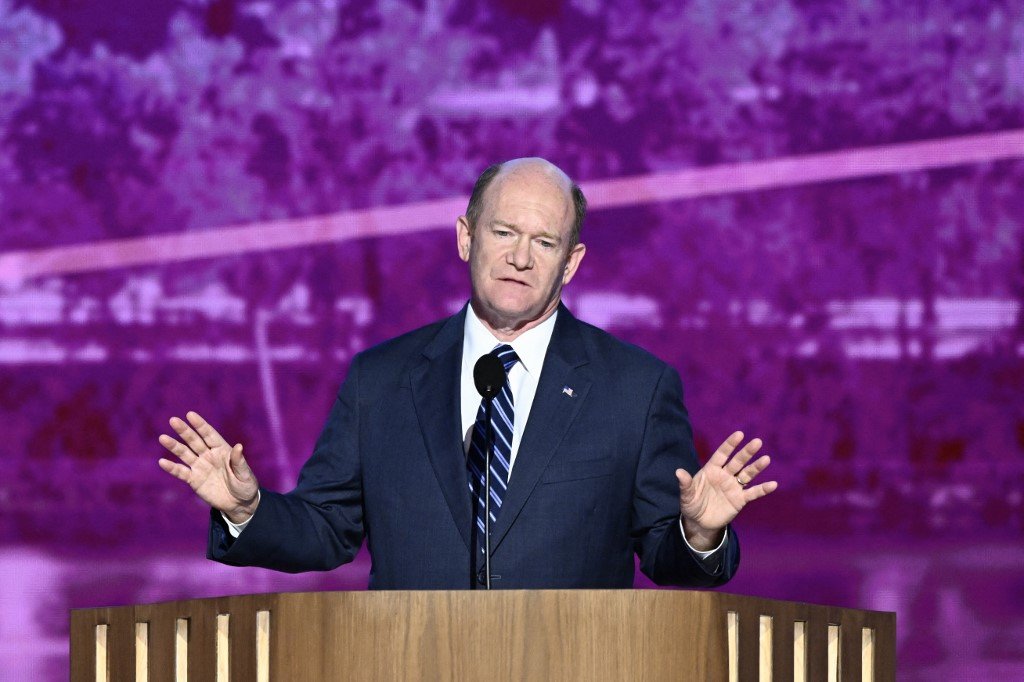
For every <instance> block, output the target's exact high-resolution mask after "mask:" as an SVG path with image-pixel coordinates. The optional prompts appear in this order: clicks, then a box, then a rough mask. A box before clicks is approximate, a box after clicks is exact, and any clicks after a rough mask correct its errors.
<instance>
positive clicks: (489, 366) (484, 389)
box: [473, 353, 505, 400]
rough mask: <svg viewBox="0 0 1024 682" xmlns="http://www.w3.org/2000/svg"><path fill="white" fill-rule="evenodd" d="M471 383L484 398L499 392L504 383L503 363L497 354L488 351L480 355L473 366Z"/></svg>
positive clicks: (489, 397)
mask: <svg viewBox="0 0 1024 682" xmlns="http://www.w3.org/2000/svg"><path fill="white" fill-rule="evenodd" d="M473 383H474V384H476V390H477V392H478V393H480V396H481V397H482V398H483V399H484V400H490V399H491V398H493V397H494V396H496V395H498V394H499V393H501V387H502V386H504V385H505V365H503V364H501V360H499V359H498V356H497V355H492V354H491V353H488V354H486V355H482V356H480V359H479V360H477V361H476V365H474V366H473Z"/></svg>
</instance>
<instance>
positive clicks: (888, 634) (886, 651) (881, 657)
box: [872, 613, 896, 682]
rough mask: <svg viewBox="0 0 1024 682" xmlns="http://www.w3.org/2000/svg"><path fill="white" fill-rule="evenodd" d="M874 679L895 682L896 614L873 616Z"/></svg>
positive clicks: (879, 681)
mask: <svg viewBox="0 0 1024 682" xmlns="http://www.w3.org/2000/svg"><path fill="white" fill-rule="evenodd" d="M872 622H873V623H874V628H875V679H876V680H877V682H895V680H896V614H894V613H892V614H889V613H879V614H875V615H874V617H873V619H872Z"/></svg>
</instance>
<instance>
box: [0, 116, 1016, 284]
mask: <svg viewBox="0 0 1024 682" xmlns="http://www.w3.org/2000/svg"><path fill="white" fill-rule="evenodd" d="M1015 158H1024V130H1021V129H1017V130H1007V131H1002V132H997V133H984V134H978V135H966V136H961V137H950V138H943V139H939V140H928V141H923V142H908V143H901V144H891V145H883V146H878V147H863V148H858V149H847V150H841V151H836V152H826V153H821V154H808V155H805V156H794V157H783V158H778V159H770V160H767V161H750V162H744V163H732V164H724V165H720V166H714V167H711V168H692V169H686V170H680V171H669V172H663V173H652V174H648V175H637V176H630V177H623V178H614V179H609V180H595V181H593V182H588V183H584V185H583V189H584V191H585V192H586V194H587V197H588V199H589V203H590V206H591V208H592V209H594V210H600V209H604V208H612V207H619V206H632V205H638V204H646V203H652V202H663V201H674V200H679V199H691V198H697V197H705V196H714V195H720V194H732V193H736V192H751V191H756V190H767V189H777V188H782V187H792V186H797V185H805V184H812V183H819V182H833V181H836V180H849V179H853V178H864V177H872V176H882V175H890V174H894V173H905V172H909V171H920V170H928V169H935V168H946V167H951V166H961V165H967V164H975V163H985V162H990V161H998V160H1002V159H1015ZM465 206H466V199H465V198H464V197H451V198H448V199H440V200H435V201H424V202H418V203H413V204H404V205H400V206H386V207H380V208H370V209H363V210H358V211H346V212H343V213H336V214H332V215H323V216H312V217H307V218H297V219H293V220H278V221H271V222H260V223H253V224H249V225H240V226H231V227H221V228H214V229H209V230H202V231H197V232H184V233H175V234H166V235H151V236H145V237H133V238H128V239H111V240H104V241H98V242H89V243H85V244H75V245H70V246H57V247H53V248H47V249H38V250H30V251H12V252H8V253H4V254H0V284H8V285H11V284H17V283H19V282H22V281H25V280H27V279H31V278H35V277H43V276H47V275H62V274H72V273H81V272H92V271H98V270H111V269H116V268H127V267H135V266H140V265H155V264H162V263H175V262H182V261H191V260H199V259H203V258H216V257H218V256H235V255H240V254H247V253H260V252H264V251H275V250H279V249H289V248H297V247H301V246H309V245H314V244H326V243H333V242H343V241H347V240H351V239H359V238H363V237H383V236H394V235H400V234H407V233H412V232H421V231H425V230H433V229H447V228H450V227H452V226H453V224H454V222H455V218H456V217H457V216H458V215H460V214H461V213H462V212H463V210H464V209H465Z"/></svg>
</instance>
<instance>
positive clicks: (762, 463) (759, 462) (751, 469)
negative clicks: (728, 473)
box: [736, 455, 772, 485]
mask: <svg viewBox="0 0 1024 682" xmlns="http://www.w3.org/2000/svg"><path fill="white" fill-rule="evenodd" d="M771 463H772V458H771V457H769V456H768V455H764V456H762V457H758V458H757V459H755V460H754V461H753V462H751V463H750V464H748V465H747V466H745V467H743V468H742V469H741V470H740V472H739V473H738V474H736V480H737V481H738V482H739V484H740V485H748V484H749V483H750V482H751V481H753V480H754V479H755V478H757V475H758V474H759V473H761V472H762V471H764V470H765V469H767V468H768V465H769V464H771Z"/></svg>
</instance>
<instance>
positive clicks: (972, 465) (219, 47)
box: [0, 0, 1024, 679]
mask: <svg viewBox="0 0 1024 682" xmlns="http://www.w3.org/2000/svg"><path fill="white" fill-rule="evenodd" d="M523 155H540V156H545V157H547V158H549V159H551V160H552V161H554V162H555V163H557V164H559V165H560V166H562V167H563V168H564V169H565V170H566V171H567V172H569V173H570V174H571V175H573V176H574V177H575V178H577V179H578V180H579V181H581V183H582V184H583V186H584V189H585V190H587V191H588V193H589V195H590V197H591V200H592V204H593V211H592V213H591V215H590V217H589V218H588V220H587V224H586V226H585V228H584V234H583V237H584V241H585V242H586V243H587V245H588V247H589V250H588V255H587V258H586V260H585V261H584V263H583V267H582V269H581V272H580V274H579V275H578V277H577V279H576V280H575V281H574V282H573V283H572V284H571V285H570V287H569V288H568V289H567V290H566V300H567V303H568V304H569V306H570V308H571V309H572V310H574V311H575V312H576V314H577V315H579V316H580V317H582V318H583V319H586V320H588V321H591V322H594V323H596V324H598V325H600V326H603V327H605V328H607V329H609V330H610V331H612V332H613V333H615V334H617V335H618V336H620V337H621V338H623V339H626V340H628V341H631V342H634V343H637V344H639V345H641V346H643V347H645V348H647V349H649V350H651V351H652V352H653V353H655V354H656V355H658V356H660V357H662V358H663V359H665V360H667V361H668V362H671V363H672V364H673V365H674V366H675V367H677V368H678V369H679V371H680V372H681V374H682V377H683V381H684V384H685V386H686V401H687V405H688V407H689V409H690V411H691V414H692V417H693V422H694V425H695V432H696V438H697V443H698V449H699V450H700V452H701V454H702V456H707V455H708V454H709V453H710V451H711V450H712V449H713V447H714V446H715V445H717V443H718V442H720V441H721V440H722V439H723V438H724V437H725V436H726V435H728V434H729V433H730V432H731V431H732V430H733V429H736V428H740V429H743V430H744V431H746V432H747V433H749V434H756V435H759V436H761V437H762V438H763V439H764V440H765V441H766V443H767V448H766V451H767V452H769V453H770V454H771V455H773V458H774V460H775V464H774V465H773V469H774V476H773V477H774V478H777V479H778V480H779V481H780V482H781V488H780V490H779V491H778V492H777V493H775V494H774V495H772V496H771V497H769V498H767V499H766V500H764V501H761V502H760V503H758V504H756V505H754V506H753V507H751V508H749V509H748V510H747V511H745V512H744V513H743V515H742V516H741V518H740V519H739V526H738V527H739V532H740V534H741V538H742V541H743V547H744V550H743V553H744V558H743V565H742V566H741V569H740V572H739V575H738V577H737V578H736V579H735V580H734V581H733V582H732V583H731V584H730V585H729V586H728V588H727V589H728V590H730V591H734V592H738V593H743V594H753V595H761V596H766V597H772V598H779V599H792V600H800V601H810V602H818V603H825V604H831V605H839V606H850V607H858V608H870V609H882V610H894V611H896V612H897V613H898V618H899V642H898V647H899V649H898V651H899V660H900V672H901V677H903V678H905V679H958V678H960V677H963V678H964V679H968V678H969V679H991V678H995V677H996V676H997V675H1001V676H1002V677H1003V678H1006V679H1009V678H1014V677H1017V678H1020V677H1024V619H1022V617H1021V616H1022V607H1021V605H1022V604H1024V571H1022V568H1021V567H1022V566H1024V544H1022V542H1021V540H1022V523H1024V512H1022V499H1024V410H1022V404H1024V401H1022V400H1021V386H1022V385H1024V361H1022V358H1024V309H1022V300H1024V274H1022V273H1024V248H1022V247H1024V226H1022V221H1024V192H1022V188H1024V12H1022V9H1021V5H1020V2H1019V0H994V1H991V2H981V1H980V0H944V1H942V2H905V1H904V2H893V1H890V0H865V1H863V2H857V3H851V2H825V1H823V2H809V1H807V0H772V1H770V2H769V1H766V0H765V1H761V0H751V1H745V2H730V3H719V2H712V1H709V0H690V1H688V2H676V3H656V2H637V3H603V2H599V1H598V0H563V1H561V2H539V1H529V2H521V1H513V0H504V1H501V2H483V1H482V0H458V1H456V2H442V1H441V0H387V1H383V2H379V3H374V2H368V1H366V0H352V1H349V2H342V1H340V0H317V1H314V0H300V1H295V2H287V3H284V2H269V1H267V2H249V3H240V2H234V1H233V0H214V1H213V2H210V1H209V0H184V1H182V2H173V1H171V0H150V1H147V2H129V1H128V0H112V1H109V2H104V3H67V2H56V1H53V0H0V220H2V222H0V424H2V425H3V438H2V445H0V452H2V455H3V458H2V467H0V471H2V475H0V543H2V544H0V590H2V591H0V670H2V671H4V672H3V673H0V676H2V675H8V676H10V679H61V678H63V677H64V676H65V675H66V665H67V629H68V625H67V622H68V609H69V608H72V607H87V606H101V605H116V604H128V603H133V602H148V601H156V600H166V599H178V598H190V597H200V596H209V595H220V594H226V593H249V592H257V591H294V590H311V589H316V590H319V589H361V588H363V587H365V584H366V574H367V570H368V558H367V557H366V555H365V554H361V555H360V557H359V559H358V560H357V561H356V562H355V563H354V564H352V565H350V566H347V567H344V568H342V569H339V570H337V571H333V572H330V573H326V574H306V575H298V576H288V575H281V574H276V573H271V572H268V571H263V570H259V569H237V568H227V567H223V566H219V565H216V564H214V563H211V562H208V561H206V560H205V558H204V554H203V551H204V541H205V534H206V533H205V528H206V523H207V511H206V509H205V508H204V507H203V506H202V504H201V503H199V502H198V501H197V500H196V499H194V498H193V496H192V494H191V492H190V491H189V490H188V489H187V488H186V487H185V486H183V485H182V484H180V483H178V482H176V481H173V480H172V479H170V478H169V477H167V476H166V475H165V474H164V473H163V472H161V471H160V470H159V469H158V468H157V466H156V459H157V457H159V456H160V455H161V452H162V449H161V448H160V446H159V445H158V444H157V442H156V436H157V434H159V433H161V432H163V431H165V430H166V429H167V427H166V420H167V418H168V417H169V416H171V415H175V414H177V415H181V414H183V413H184V412H185V411H186V410H188V409H196V410H198V411H200V412H201V413H203V414H204V415H205V416H207V417H208V418H209V419H210V420H211V421H213V422H214V423H215V424H216V425H217V426H218V428H219V429H220V430H221V431H222V432H223V433H224V434H225V435H227V437H228V438H229V439H232V440H237V441H241V442H243V443H245V444H246V452H247V454H248V456H249V458H250V460H251V462H252V463H253V466H254V467H255V468H256V470H257V472H258V474H259V475H260V476H261V480H262V482H264V483H265V484H267V485H269V486H271V487H275V488H279V489H281V488H290V487H291V485H292V484H293V483H294V480H295V475H296V473H297V471H298V468H299V467H300V466H301V464H302V462H303V461H304V460H305V458H306V456H307V455H308V453H309V452H310V450H311V446H312V444H313V441H314V439H315V438H316V435H317V434H318V432H319V430H320V428H321V426H322V424H323V421H324V419H325V417H326V414H327V410H328V408H329V406H330V402H331V397H332V396H333V394H334V392H335V391H336V389H337V387H338V384H339V382H340V381H341V380H342V378H343V377H344V375H345V371H346V368H347V365H348V362H349V360H350V358H351V357H352V355H353V353H355V352H357V351H359V350H361V349H363V348H366V347H367V346H369V345H371V344H374V343H377V342H379V341H382V340H384V339H387V338H389V337H392V336H394V335H397V334H399V333H401V332H404V331H407V330H409V329H412V328H414V327H417V326H419V325H422V324H425V323H428V322H430V321H433V320H435V319H437V318H438V317H441V316H443V315H446V314H449V313H450V312H452V311H454V310H456V309H457V308H458V307H459V306H460V305H461V304H462V303H463V302H464V301H465V299H466V297H467V295H468V278H467V273H466V271H465V266H464V264H463V263H462V262H461V261H459V260H458V258H457V257H456V251H455V241H454V229H453V228H454V220H455V218H456V216H457V215H458V214H459V212H460V211H461V209H462V207H464V200H465V196H466V195H467V194H468V192H469V189H470V187H471V186H472V182H473V180H474V178H475V177H476V175H477V174H478V173H479V172H480V171H481V170H482V169H483V168H484V167H485V166H486V165H488V164H489V163H491V162H493V161H496V160H502V159H506V158H510V157H516V156H523ZM646 584H647V583H646V582H644V580H643V579H642V578H641V579H638V585H646Z"/></svg>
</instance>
